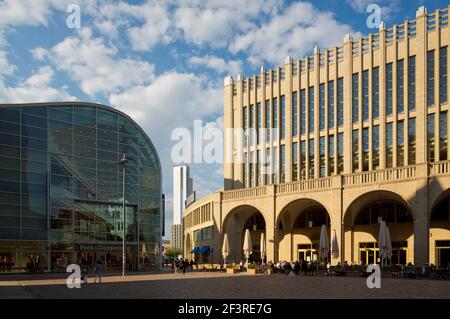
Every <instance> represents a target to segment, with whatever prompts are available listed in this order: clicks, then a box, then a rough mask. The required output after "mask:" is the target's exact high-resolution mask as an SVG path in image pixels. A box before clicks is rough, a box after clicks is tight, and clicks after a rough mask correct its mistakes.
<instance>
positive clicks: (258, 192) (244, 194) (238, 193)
mask: <svg viewBox="0 0 450 319" xmlns="http://www.w3.org/2000/svg"><path fill="white" fill-rule="evenodd" d="M265 195H266V187H265V186H261V187H256V188H248V189H236V190H231V191H225V192H223V197H222V198H223V200H230V199H240V198H249V197H259V196H265Z"/></svg>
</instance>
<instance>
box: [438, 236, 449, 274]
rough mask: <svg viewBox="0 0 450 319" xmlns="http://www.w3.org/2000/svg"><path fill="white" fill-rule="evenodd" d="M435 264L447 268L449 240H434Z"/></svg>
mask: <svg viewBox="0 0 450 319" xmlns="http://www.w3.org/2000/svg"><path fill="white" fill-rule="evenodd" d="M436 256H437V266H438V267H439V268H447V266H448V264H449V263H450V240H437V241H436Z"/></svg>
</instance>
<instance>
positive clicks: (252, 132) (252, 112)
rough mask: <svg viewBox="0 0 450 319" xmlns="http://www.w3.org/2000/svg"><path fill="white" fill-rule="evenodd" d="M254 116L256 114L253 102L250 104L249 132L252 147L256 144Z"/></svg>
mask: <svg viewBox="0 0 450 319" xmlns="http://www.w3.org/2000/svg"><path fill="white" fill-rule="evenodd" d="M254 116H255V108H254V107H253V104H251V105H250V113H249V119H248V124H249V128H250V129H249V133H250V147H252V146H254V145H255V123H254Z"/></svg>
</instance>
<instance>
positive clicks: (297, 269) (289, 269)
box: [267, 260, 319, 276]
mask: <svg viewBox="0 0 450 319" xmlns="http://www.w3.org/2000/svg"><path fill="white" fill-rule="evenodd" d="M318 265H319V264H318V263H317V262H312V261H306V260H301V261H300V262H299V261H292V262H288V261H285V260H284V261H281V262H280V261H277V262H276V263H273V262H272V261H269V262H267V267H268V268H269V269H272V271H273V272H274V273H285V274H288V275H291V276H292V275H299V274H300V273H301V272H302V273H304V275H305V276H313V275H314V271H315V270H316V269H317V268H318Z"/></svg>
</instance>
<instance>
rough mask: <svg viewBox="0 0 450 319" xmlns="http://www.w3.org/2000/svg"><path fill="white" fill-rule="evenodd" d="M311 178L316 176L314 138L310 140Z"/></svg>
mask: <svg viewBox="0 0 450 319" xmlns="http://www.w3.org/2000/svg"><path fill="white" fill-rule="evenodd" d="M309 178H314V140H313V139H312V140H309Z"/></svg>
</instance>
